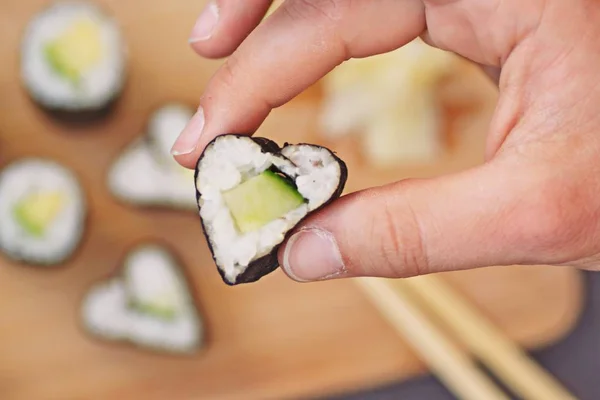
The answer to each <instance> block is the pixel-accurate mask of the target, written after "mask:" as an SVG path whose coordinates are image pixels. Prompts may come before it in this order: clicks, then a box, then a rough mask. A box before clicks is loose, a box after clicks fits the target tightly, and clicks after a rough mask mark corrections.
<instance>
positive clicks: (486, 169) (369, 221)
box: [279, 163, 539, 281]
mask: <svg viewBox="0 0 600 400" xmlns="http://www.w3.org/2000/svg"><path fill="white" fill-rule="evenodd" d="M505 167H506V166H503V167H501V166H499V165H493V164H492V163H488V164H484V165H483V166H481V167H478V168H475V169H472V170H469V171H466V172H462V173H458V174H454V175H450V176H445V177H442V178H436V179H427V180H405V181H401V182H397V183H395V184H391V185H387V186H382V187H379V188H373V189H368V190H365V191H362V192H357V193H354V194H351V195H347V196H344V197H342V198H340V199H338V200H337V201H335V202H333V203H332V204H331V205H330V206H328V207H325V208H324V209H322V210H321V211H320V212H318V213H316V214H315V215H314V216H311V217H310V218H309V219H307V220H306V221H305V222H304V223H303V224H302V226H301V227H299V228H298V229H297V230H296V231H295V233H294V234H293V235H292V236H291V237H290V238H289V240H288V241H287V243H286V244H285V245H284V246H282V249H281V250H280V252H279V260H280V264H281V265H282V267H283V270H284V271H285V272H286V274H287V275H288V276H289V277H290V278H292V279H294V280H297V281H313V280H321V279H331V278H338V277H352V276H379V277H409V276H414V275H421V274H426V273H432V272H441V271H448V270H458V269H468V268H475V267H483V266H490V265H510V264H517V263H521V262H523V261H526V260H527V259H528V257H530V256H531V254H532V253H531V251H532V250H531V248H530V249H527V247H528V243H529V242H531V240H530V239H529V238H535V237H539V232H535V229H537V228H536V226H537V225H536V224H532V223H531V221H532V219H535V218H536V215H539V214H537V213H532V212H531V211H532V210H536V209H539V207H537V206H536V204H534V203H535V202H537V201H538V200H535V199H534V200H533V202H532V201H524V200H523V197H524V193H528V192H530V191H531V189H532V182H531V179H529V178H527V176H526V175H525V174H523V173H522V171H521V173H514V171H515V170H514V169H512V170H510V169H508V168H505ZM511 171H512V172H511ZM536 198H539V196H537V197H536ZM532 228H533V230H532ZM528 240H529V241H528ZM532 244H533V243H532ZM529 247H531V246H529Z"/></svg>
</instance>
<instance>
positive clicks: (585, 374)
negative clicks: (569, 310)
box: [330, 272, 600, 400]
mask: <svg viewBox="0 0 600 400" xmlns="http://www.w3.org/2000/svg"><path fill="white" fill-rule="evenodd" d="M586 278H587V279H586V299H585V308H584V310H583V315H582V316H581V318H580V320H579V322H578V324H577V326H576V327H575V329H574V331H573V332H572V333H571V334H570V335H569V336H567V337H566V338H565V339H564V340H563V341H561V342H559V343H557V344H556V345H554V346H552V347H549V348H546V349H543V350H540V351H536V352H535V353H532V355H533V356H534V358H535V359H536V360H538V361H539V362H540V363H541V364H542V365H543V366H544V367H545V368H546V369H548V370H549V371H550V372H551V373H552V374H554V376H555V377H557V378H558V379H559V380H560V381H561V382H562V383H563V384H564V385H565V386H566V387H567V388H568V389H569V390H570V391H571V392H572V393H573V394H574V395H575V396H577V397H578V398H579V399H580V400H600V273H591V272H590V273H586ZM359 399H360V400H392V399H402V400H456V398H455V397H454V396H453V395H452V394H451V393H450V392H448V390H446V388H445V387H444V386H442V385H441V384H440V383H439V382H438V381H437V380H436V379H435V378H433V377H424V378H421V379H415V380H412V381H408V382H404V383H399V384H397V385H391V386H388V387H384V388H380V389H377V390H371V391H365V392H362V393H353V394H346V395H341V396H339V397H333V398H330V400H359ZM515 399H517V397H515ZM482 400H485V399H482Z"/></svg>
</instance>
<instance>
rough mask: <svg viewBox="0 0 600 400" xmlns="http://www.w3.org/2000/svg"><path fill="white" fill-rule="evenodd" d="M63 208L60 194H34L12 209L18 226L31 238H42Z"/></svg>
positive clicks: (62, 196) (62, 197)
mask: <svg viewBox="0 0 600 400" xmlns="http://www.w3.org/2000/svg"><path fill="white" fill-rule="evenodd" d="M64 206H65V199H64V195H63V194H62V193H60V192H36V193H32V194H29V195H28V196H26V197H25V198H24V199H23V200H22V201H20V202H19V203H17V204H16V205H15V207H14V216H15V219H16V220H17V222H18V223H19V225H20V226H21V227H22V228H23V229H24V230H25V231H26V232H27V233H28V234H29V235H31V236H34V237H42V236H44V235H45V233H46V231H47V229H48V227H49V226H50V225H51V224H52V222H54V220H56V218H57V217H58V215H59V214H60V212H61V211H62V210H63V208H64Z"/></svg>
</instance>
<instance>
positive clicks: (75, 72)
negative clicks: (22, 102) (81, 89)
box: [44, 18, 104, 85]
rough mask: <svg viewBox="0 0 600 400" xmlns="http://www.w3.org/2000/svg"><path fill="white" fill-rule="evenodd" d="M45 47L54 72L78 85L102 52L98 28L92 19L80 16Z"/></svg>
mask: <svg viewBox="0 0 600 400" xmlns="http://www.w3.org/2000/svg"><path fill="white" fill-rule="evenodd" d="M44 50H45V53H44V54H45V56H46V59H47V60H48V64H49V65H50V67H51V68H52V69H53V70H54V72H56V73H57V74H58V75H60V76H61V77H63V78H65V79H66V80H68V81H69V82H71V83H72V84H74V85H77V84H78V83H79V82H80V80H81V79H82V77H83V75H84V74H85V73H86V71H88V70H90V69H91V68H93V67H94V66H95V65H96V64H98V63H99V62H100V61H101V60H102V57H103V55H104V48H103V44H102V37H101V31H100V27H99V26H98V24H97V23H95V22H94V21H92V20H91V19H88V18H85V19H80V20H78V21H76V22H74V23H73V24H72V25H71V26H70V27H69V28H67V29H66V30H65V31H64V32H63V33H62V34H61V35H60V36H58V37H57V38H56V39H54V40H52V41H50V42H48V43H47V44H46V47H45V48H44Z"/></svg>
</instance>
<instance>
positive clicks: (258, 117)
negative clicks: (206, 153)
mask: <svg viewBox="0 0 600 400" xmlns="http://www.w3.org/2000/svg"><path fill="white" fill-rule="evenodd" d="M424 28H425V15H424V8H423V4H422V2H421V1H420V0H404V1H398V0H360V1H346V0H329V1H325V0H318V1H314V0H313V1H306V0H287V1H286V2H285V3H284V4H283V5H282V6H281V7H280V8H279V9H278V10H277V11H276V12H275V13H274V14H273V15H272V16H271V18H269V19H267V20H266V21H265V23H263V24H261V25H259V26H258V27H257V28H256V29H255V30H254V31H253V32H252V33H251V34H250V35H249V36H248V37H247V39H246V40H245V41H244V42H242V44H241V45H240V46H239V47H238V48H237V50H236V51H235V52H234V53H233V54H232V55H231V57H230V58H229V59H228V60H227V61H226V62H225V63H224V64H223V65H222V66H221V68H220V69H219V70H218V71H217V73H216V74H215V75H214V76H213V77H212V79H211V80H210V82H209V83H208V85H207V88H206V90H205V93H204V95H203V96H202V98H201V100H200V106H199V108H198V112H197V113H196V115H195V116H194V118H192V120H191V121H190V123H189V124H188V126H187V127H186V128H185V129H184V130H183V132H182V133H181V135H180V137H179V138H178V139H177V141H176V142H175V144H174V146H173V149H172V153H173V155H174V156H175V158H176V160H177V161H178V162H179V163H180V164H181V165H183V166H185V167H188V168H193V167H194V166H195V163H196V161H197V159H198V157H199V156H200V154H201V152H202V150H203V149H204V147H205V146H206V145H207V144H208V143H209V142H210V141H211V140H212V139H214V138H215V137H216V136H217V135H220V134H224V133H244V134H252V132H254V131H255V130H256V129H257V128H258V127H259V126H260V124H261V123H262V122H263V121H264V119H265V118H266V117H267V116H268V114H269V112H270V111H271V110H272V109H273V108H275V107H278V106H281V105H282V104H284V103H286V102H287V101H289V100H291V99H292V98H293V97H295V96H297V95H298V94H299V93H301V92H302V91H303V90H304V89H306V88H308V87H309V86H311V85H312V84H313V83H315V82H316V81H318V80H319V79H320V78H322V77H323V76H324V75H326V74H327V73H328V72H329V71H331V70H332V69H333V68H335V67H336V66H337V65H338V64H340V63H342V62H343V61H344V60H347V59H349V58H352V57H365V56H369V55H374V54H379V53H383V52H387V51H391V50H393V49H396V48H398V47H400V46H402V45H404V44H406V43H408V42H409V41H411V40H413V39H414V38H416V37H417V36H418V35H419V34H420V33H421V32H422V31H423V29H424Z"/></svg>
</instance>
